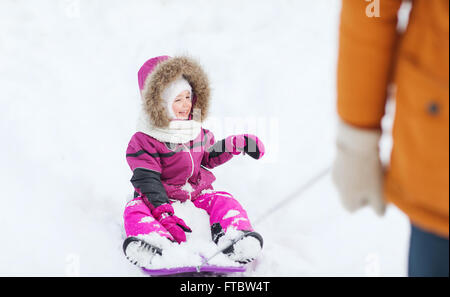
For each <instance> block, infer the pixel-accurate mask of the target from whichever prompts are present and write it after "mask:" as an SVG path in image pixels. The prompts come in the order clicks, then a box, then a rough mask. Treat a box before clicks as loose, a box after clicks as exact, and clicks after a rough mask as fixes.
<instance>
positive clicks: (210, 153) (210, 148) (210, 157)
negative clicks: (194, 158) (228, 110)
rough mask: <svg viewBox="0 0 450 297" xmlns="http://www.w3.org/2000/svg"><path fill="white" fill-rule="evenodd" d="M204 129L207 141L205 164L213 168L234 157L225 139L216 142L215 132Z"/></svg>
mask: <svg viewBox="0 0 450 297" xmlns="http://www.w3.org/2000/svg"><path fill="white" fill-rule="evenodd" d="M203 131H204V134H205V136H204V137H205V142H206V145H205V151H204V153H203V159H202V165H203V166H205V167H206V168H210V169H211V168H214V167H216V166H219V165H221V164H223V163H225V162H227V161H229V160H230V159H231V158H233V154H232V153H230V152H227V151H226V148H225V139H222V140H219V141H217V142H215V139H214V134H213V133H212V132H211V131H208V130H206V129H203Z"/></svg>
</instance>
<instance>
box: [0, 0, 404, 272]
mask: <svg viewBox="0 0 450 297" xmlns="http://www.w3.org/2000/svg"><path fill="white" fill-rule="evenodd" d="M339 7H340V4H339V1H337V0H321V1H308V0H303V1H293V0H281V1H270V0H264V1H261V0H250V1H239V0H231V1H226V2H224V1H217V0H214V1H202V0H193V1H169V0H168V1H163V0H160V1H144V0H133V1H126V3H125V2H124V1H107V0H98V1H86V0H65V1H56V0H44V1H39V4H38V3H35V2H34V1H13V0H4V1H1V2H0V28H2V29H1V30H0V65H1V68H0V102H1V109H0V133H1V134H0V135H2V141H1V144H2V145H1V147H0V163H1V167H0V195H1V199H2V202H3V203H2V214H1V215H0V226H1V230H2V236H3V238H4V240H3V241H2V244H1V245H0V275H1V276H7V275H18V276H22V275H23V276H25V275H26V276H29V275H32V276H34V275H57V276H59V275H82V276H103V275H105V276H140V275H143V274H142V273H141V272H140V271H139V270H138V269H136V267H134V266H133V265H131V264H129V263H128V262H127V260H126V259H125V257H124V256H123V253H122V241H123V238H124V231H123V226H122V225H123V221H122V212H123V208H124V206H125V203H126V202H127V200H128V199H129V198H130V197H131V195H132V186H131V183H130V182H129V180H130V178H131V171H130V169H129V167H128V165H127V163H126V161H125V149H126V146H127V144H128V141H129V139H130V137H131V135H132V134H133V133H134V129H135V126H136V120H137V113H138V110H139V100H140V99H139V91H138V83H137V70H138V69H139V67H140V66H141V64H142V63H143V62H145V60H147V59H148V58H150V57H153V56H158V55H162V54H168V55H172V56H173V55H177V54H189V55H191V56H193V57H194V58H196V59H198V60H199V61H200V63H201V64H202V65H203V66H204V68H205V70H206V72H207V73H208V75H209V78H210V81H211V86H212V89H213V93H212V107H211V110H210V115H211V117H210V119H209V120H208V122H207V123H206V124H205V126H206V127H207V128H210V129H211V130H212V131H213V132H214V133H215V136H216V139H221V137H223V136H226V135H229V134H230V133H236V132H255V134H258V136H261V138H262V140H263V141H265V145H266V149H267V155H266V156H265V157H264V158H263V159H262V160H260V161H255V160H253V159H251V158H245V157H242V156H238V157H237V158H235V159H234V160H232V161H230V162H229V163H227V164H225V165H223V166H222V167H218V168H216V169H214V173H215V175H216V177H217V182H216V183H215V187H216V189H219V190H225V191H228V192H230V193H232V194H233V195H234V196H235V197H236V198H237V199H238V200H239V201H240V202H241V203H242V204H243V205H244V207H245V208H246V209H247V212H248V214H249V216H250V219H252V220H254V221H258V222H259V223H258V224H257V225H255V226H254V227H255V228H256V229H257V230H258V231H259V232H260V233H261V234H262V235H263V237H264V241H265V247H264V250H263V253H262V255H261V257H260V258H259V259H258V261H257V263H255V265H252V266H251V267H250V269H249V271H248V273H247V275H250V276H310V275H314V276H316V275H319V276H322V275H326V276H330V275H362V276H364V275H389V276H399V275H405V273H406V253H407V240H408V233H409V226H408V221H407V218H406V217H405V216H404V215H403V214H401V213H400V212H399V211H398V210H397V209H396V208H395V207H393V206H391V207H390V208H389V210H388V212H387V215H386V216H385V217H383V218H381V219H380V218H378V217H376V215H375V214H374V213H373V212H372V211H371V210H370V209H365V210H362V211H360V212H358V213H356V214H354V215H350V214H348V213H346V212H345V211H344V210H343V209H342V207H341V205H340V204H339V200H338V197H337V193H336V191H335V189H334V188H333V185H332V183H331V179H330V177H329V175H327V176H326V177H325V178H323V179H321V180H320V181H319V182H317V183H316V184H315V185H314V186H312V187H311V188H310V189H309V190H307V191H305V192H304V193H303V194H302V195H301V196H298V197H296V198H294V199H293V200H291V201H290V203H289V204H287V205H282V206H280V208H278V209H277V210H276V211H275V212H274V213H272V214H271V215H269V216H267V218H263V217H261V216H263V215H264V214H265V213H266V211H267V210H268V209H271V208H272V206H274V205H277V203H278V202H279V201H282V200H283V199H284V198H285V197H287V196H288V195H290V194H291V193H293V192H294V191H295V189H297V188H298V187H300V186H301V185H302V184H303V183H305V182H306V181H308V179H310V178H311V177H312V176H314V175H315V174H317V173H318V172H319V171H320V170H322V169H324V168H327V167H328V166H330V164H331V162H332V159H333V155H334V133H335V122H336V115H335V67H336V65H335V64H336V54H337V53H336V51H337V31H338V14H339Z"/></svg>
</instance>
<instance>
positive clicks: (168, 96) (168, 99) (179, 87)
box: [161, 76, 192, 119]
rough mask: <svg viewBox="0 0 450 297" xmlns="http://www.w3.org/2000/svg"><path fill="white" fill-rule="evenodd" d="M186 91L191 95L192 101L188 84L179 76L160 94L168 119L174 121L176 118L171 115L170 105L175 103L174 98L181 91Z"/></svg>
mask: <svg viewBox="0 0 450 297" xmlns="http://www.w3.org/2000/svg"><path fill="white" fill-rule="evenodd" d="M186 90H188V91H189V93H190V94H191V100H192V88H191V85H190V84H189V82H188V81H187V80H186V79H185V78H184V77H183V76H180V77H179V78H177V79H176V80H174V81H173V82H171V83H170V84H169V85H167V87H166V88H165V89H164V91H163V92H162V94H161V97H162V99H163V100H164V104H165V106H166V109H167V113H168V116H169V118H170V119H175V118H176V116H175V114H174V113H173V109H172V104H173V102H174V101H175V98H176V97H177V96H178V95H179V94H180V93H181V92H183V91H186Z"/></svg>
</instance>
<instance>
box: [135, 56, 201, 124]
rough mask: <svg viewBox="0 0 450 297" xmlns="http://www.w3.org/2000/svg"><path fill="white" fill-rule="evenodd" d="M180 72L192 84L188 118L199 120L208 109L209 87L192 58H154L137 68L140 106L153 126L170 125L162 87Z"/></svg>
mask: <svg viewBox="0 0 450 297" xmlns="http://www.w3.org/2000/svg"><path fill="white" fill-rule="evenodd" d="M180 75H182V76H183V77H184V78H185V79H186V80H187V81H188V82H189V84H190V85H191V87H192V93H193V97H192V98H193V99H192V103H193V104H192V112H191V115H190V119H193V120H195V121H198V122H202V121H204V120H205V119H206V117H207V114H208V109H209V97H210V88H209V81H208V77H207V75H206V73H205V72H204V71H203V69H202V68H201V67H200V65H199V64H198V63H197V62H196V61H194V60H193V59H191V58H188V57H184V56H179V57H169V56H160V57H155V58H152V59H150V60H148V61H147V62H145V63H144V65H143V66H142V67H141V68H140V69H139V72H138V79H139V88H140V90H141V95H142V104H143V106H142V108H143V111H144V113H145V114H146V115H148V121H149V123H150V124H151V125H152V126H155V127H158V128H166V127H168V126H169V124H170V119H169V116H168V112H167V110H166V107H165V105H164V100H163V99H162V97H161V94H162V92H163V91H164V89H165V88H166V87H167V86H168V85H169V84H170V83H171V82H173V81H174V80H175V79H176V78H178V77H179V76H180Z"/></svg>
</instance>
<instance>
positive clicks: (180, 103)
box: [172, 90, 192, 120]
mask: <svg viewBox="0 0 450 297" xmlns="http://www.w3.org/2000/svg"><path fill="white" fill-rule="evenodd" d="M191 107H192V101H191V92H190V91H188V90H185V91H183V92H181V93H180V94H178V95H177V97H175V100H174V101H173V103H172V110H173V113H174V114H175V116H176V118H177V119H179V120H187V119H189V114H190V112H191Z"/></svg>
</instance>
